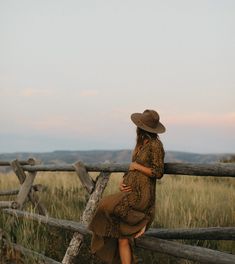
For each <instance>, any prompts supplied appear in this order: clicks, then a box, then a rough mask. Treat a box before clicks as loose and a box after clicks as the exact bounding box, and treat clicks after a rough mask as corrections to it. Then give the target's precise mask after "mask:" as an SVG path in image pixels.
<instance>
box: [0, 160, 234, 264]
mask: <svg viewBox="0 0 235 264" xmlns="http://www.w3.org/2000/svg"><path fill="white" fill-rule="evenodd" d="M0 166H11V167H12V169H13V171H14V172H15V174H16V176H17V178H18V180H19V182H20V188H19V189H15V190H8V191H2V192H0V196H1V195H2V196H3V195H4V196H5V195H16V198H15V199H14V200H13V201H0V208H1V211H2V212H3V213H5V214H8V215H9V216H13V218H11V219H12V222H11V223H14V219H15V218H17V219H18V218H27V219H29V220H32V221H37V222H40V223H43V224H46V225H48V226H54V227H59V228H61V229H66V230H71V231H73V232H74V235H73V238H72V240H71V241H70V244H69V245H68V248H67V251H66V253H65V255H64V258H63V260H62V263H63V264H72V263H75V259H76V258H77V256H79V251H80V248H81V245H82V243H83V238H84V235H87V234H90V231H89V230H87V229H86V226H87V225H88V224H89V222H90V221H91V218H92V216H93V214H94V212H95V209H96V207H97V204H98V202H99V201H100V199H101V197H102V194H103V192H104V190H105V187H106V185H107V183H108V180H109V177H110V174H111V173H112V172H126V171H127V170H128V166H129V165H128V164H107V163H105V164H83V163H82V162H77V163H75V164H71V165H61V166H60V165H43V164H38V163H37V162H36V161H35V160H34V159H29V160H27V161H19V160H13V161H0ZM38 171H76V173H77V174H78V176H79V179H80V181H81V183H82V185H83V187H84V188H85V189H86V190H87V192H88V193H89V199H88V202H87V204H86V207H85V210H84V212H83V214H82V217H81V221H80V222H74V221H68V220H61V219H55V218H52V217H49V216H48V212H47V210H46V208H45V206H44V205H43V204H42V203H41V202H40V199H39V197H38V194H37V193H36V192H40V191H42V190H44V189H45V188H46V187H45V186H42V185H34V184H33V183H34V180H35V177H36V173H37V172H38ZM92 171H95V172H99V175H98V176H97V177H96V179H95V180H93V179H92V178H91V176H90V175H89V173H88V172H92ZM164 173H165V174H174V175H187V176H190V175H196V176H218V177H235V164H229V163H226V164H221V163H218V164H195V163H187V164H186V163H166V164H165V167H164ZM26 200H29V201H31V202H32V204H33V205H34V207H35V209H36V210H37V211H38V214H33V213H29V212H26V211H24V210H23V208H24V205H25V202H26ZM167 239H201V240H235V227H210V228H193V229H191V228H188V229H185V228H180V229H164V228H150V229H149V230H148V231H147V232H145V234H144V235H143V236H141V237H139V238H137V239H135V242H136V243H135V244H136V246H137V247H140V248H144V249H150V250H152V251H156V252H161V253H165V254H169V255H172V256H176V257H180V258H185V259H189V260H193V261H198V262H200V263H221V264H232V263H233V264H234V263H235V255H233V254H229V253H224V252H221V251H216V250H211V249H208V248H203V247H199V246H191V245H186V244H182V243H178V242H175V241H169V240H167ZM0 240H1V243H2V244H4V245H8V246H11V247H13V248H14V249H15V250H17V251H20V252H21V253H22V254H23V255H25V256H26V257H27V256H28V255H32V256H35V257H36V258H39V259H41V260H42V261H43V263H53V264H55V263H61V262H58V261H55V260H53V259H51V258H49V257H46V256H44V255H42V254H39V253H37V252H34V251H31V250H29V249H26V248H24V247H22V246H20V245H17V244H14V243H12V242H9V241H8V240H7V239H5V237H4V230H1V229H0Z"/></svg>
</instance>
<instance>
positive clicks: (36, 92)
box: [20, 88, 52, 97]
mask: <svg viewBox="0 0 235 264" xmlns="http://www.w3.org/2000/svg"><path fill="white" fill-rule="evenodd" d="M20 95H21V96H24V97H42V96H43V97H44V96H51V95H52V91H51V90H48V89H47V90H45V89H36V88H26V89H23V90H22V91H21V93H20Z"/></svg>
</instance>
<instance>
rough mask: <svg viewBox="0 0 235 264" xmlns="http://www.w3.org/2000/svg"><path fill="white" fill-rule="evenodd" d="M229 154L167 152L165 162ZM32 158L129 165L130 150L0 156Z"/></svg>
mask: <svg viewBox="0 0 235 264" xmlns="http://www.w3.org/2000/svg"><path fill="white" fill-rule="evenodd" d="M230 156H231V154H197V153H188V152H179V151H167V152H166V156H165V162H192V163H213V162H219V161H220V160H222V159H227V158H228V157H230ZM29 157H34V158H36V159H37V160H40V161H41V162H42V163H44V164H58V163H60V164H62V163H70V164H71V163H74V162H75V161H77V160H81V161H83V162H85V163H102V162H115V163H129V162H130V161H131V150H128V149H123V150H87V151H66V150H64V151H53V152H45V153H37V152H18V153H5V154H0V160H13V159H20V160H27V159H28V158H29Z"/></svg>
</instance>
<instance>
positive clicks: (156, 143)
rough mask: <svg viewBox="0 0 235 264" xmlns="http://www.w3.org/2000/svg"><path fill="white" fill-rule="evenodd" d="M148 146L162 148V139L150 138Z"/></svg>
mask: <svg viewBox="0 0 235 264" xmlns="http://www.w3.org/2000/svg"><path fill="white" fill-rule="evenodd" d="M149 146H150V147H151V148H152V149H162V150H164V148H163V144H162V141H161V140H160V139H159V138H156V139H152V140H150V141H149Z"/></svg>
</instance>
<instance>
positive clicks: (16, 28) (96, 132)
mask: <svg viewBox="0 0 235 264" xmlns="http://www.w3.org/2000/svg"><path fill="white" fill-rule="evenodd" d="M0 35H1V41H0V110H1V111H0V126H1V129H0V153H3V152H15V151H35V152H36V151H40V152H43V151H53V150H86V149H87V150H89V149H127V148H128V149H129V148H133V147H134V144H135V137H136V132H135V130H136V127H135V125H134V124H133V123H132V122H131V120H130V115H131V113H133V112H143V111H144V110H145V109H155V110H156V111H158V112H159V114H160V119H161V122H162V123H163V124H164V125H165V126H166V128H167V132H166V133H165V134H162V135H160V138H161V140H162V141H163V144H164V146H165V149H166V150H178V151H188V152H198V153H215V152H217V153H228V152H229V153H234V152H235V1H234V0H210V1H209V0H197V1H194V0H177V1H175V0H172V1H170V0H162V1H157V0H153V1H151V0H143V1H140V0H118V1H112V0H98V1H91V0H83V1H82V0H79V1H78V0H74V1H72V0H66V1H62V0H40V1H35V0H21V1H18V0H9V1H7V0H2V1H0Z"/></svg>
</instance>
